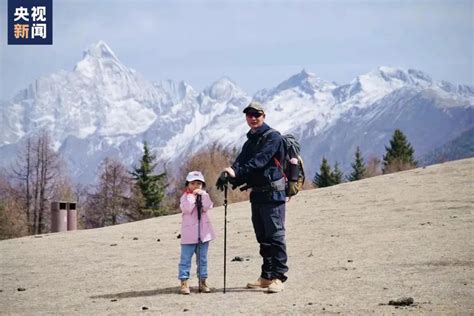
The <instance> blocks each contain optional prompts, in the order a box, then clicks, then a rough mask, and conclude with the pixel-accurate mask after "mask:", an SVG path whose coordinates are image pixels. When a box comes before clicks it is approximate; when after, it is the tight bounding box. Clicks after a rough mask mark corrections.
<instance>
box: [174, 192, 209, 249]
mask: <svg viewBox="0 0 474 316" xmlns="http://www.w3.org/2000/svg"><path fill="white" fill-rule="evenodd" d="M179 206H180V208H181V212H182V221H181V244H197V243H198V217H197V207H196V196H195V195H194V194H192V193H189V192H187V191H186V192H184V193H183V195H182V196H181V199H180V205H179ZM212 206H213V205H212V201H211V198H210V197H209V194H207V192H204V193H203V194H202V215H201V242H207V241H210V240H213V239H215V238H216V235H215V233H214V229H213V228H212V225H211V222H210V220H209V217H208V216H207V211H208V210H209V209H210V208H212Z"/></svg>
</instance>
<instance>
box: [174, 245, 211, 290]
mask: <svg viewBox="0 0 474 316" xmlns="http://www.w3.org/2000/svg"><path fill="white" fill-rule="evenodd" d="M208 249H209V242H203V243H201V244H200V246H199V247H198V244H188V245H181V259H180V260H179V266H178V267H179V274H178V279H180V280H181V281H183V280H187V279H189V276H190V271H191V259H192V258H193V254H196V265H197V268H196V274H197V276H198V278H199V279H206V278H207V250H208ZM198 256H199V257H201V258H200V259H201V260H198Z"/></svg>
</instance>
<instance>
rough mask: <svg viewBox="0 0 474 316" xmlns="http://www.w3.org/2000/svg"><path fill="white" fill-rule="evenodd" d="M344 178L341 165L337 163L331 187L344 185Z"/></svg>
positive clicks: (332, 174)
mask: <svg viewBox="0 0 474 316" xmlns="http://www.w3.org/2000/svg"><path fill="white" fill-rule="evenodd" d="M343 177H344V174H343V173H342V171H341V170H340V169H339V164H338V163H337V162H336V164H335V165H334V171H332V172H331V185H336V184H339V183H342V179H343Z"/></svg>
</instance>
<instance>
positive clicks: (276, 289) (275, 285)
mask: <svg viewBox="0 0 474 316" xmlns="http://www.w3.org/2000/svg"><path fill="white" fill-rule="evenodd" d="M284 289H285V286H284V285H283V282H281V280H280V279H275V280H273V282H272V284H270V285H269V286H268V290H267V291H268V293H280V292H281V291H283V290H284Z"/></svg>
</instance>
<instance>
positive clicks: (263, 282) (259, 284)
mask: <svg viewBox="0 0 474 316" xmlns="http://www.w3.org/2000/svg"><path fill="white" fill-rule="evenodd" d="M270 284H272V280H267V279H264V278H258V279H257V281H254V282H250V283H247V288H249V289H257V288H267V287H268V286H269V285H270Z"/></svg>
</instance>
